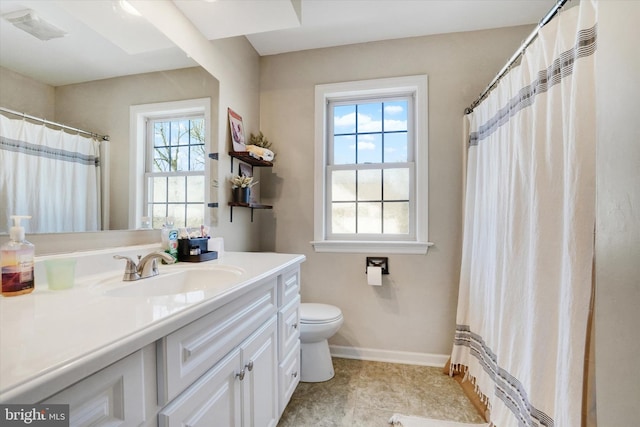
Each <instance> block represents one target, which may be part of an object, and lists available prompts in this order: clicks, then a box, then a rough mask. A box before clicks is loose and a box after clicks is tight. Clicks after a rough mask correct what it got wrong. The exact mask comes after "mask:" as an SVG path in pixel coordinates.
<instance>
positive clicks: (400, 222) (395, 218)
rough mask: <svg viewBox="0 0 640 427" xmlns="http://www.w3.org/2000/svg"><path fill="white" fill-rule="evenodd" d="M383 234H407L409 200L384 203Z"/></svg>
mask: <svg viewBox="0 0 640 427" xmlns="http://www.w3.org/2000/svg"><path fill="white" fill-rule="evenodd" d="M384 234H409V202H393V203H385V204H384Z"/></svg>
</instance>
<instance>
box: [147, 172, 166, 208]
mask: <svg viewBox="0 0 640 427" xmlns="http://www.w3.org/2000/svg"><path fill="white" fill-rule="evenodd" d="M151 181H152V182H151V185H153V199H152V200H151V201H153V202H156V203H158V202H166V201H167V178H166V177H164V176H161V177H155V178H151Z"/></svg>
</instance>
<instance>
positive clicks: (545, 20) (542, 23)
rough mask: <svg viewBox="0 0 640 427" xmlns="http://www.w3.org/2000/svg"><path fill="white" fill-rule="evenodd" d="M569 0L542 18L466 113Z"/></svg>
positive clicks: (558, 0)
mask: <svg viewBox="0 0 640 427" xmlns="http://www.w3.org/2000/svg"><path fill="white" fill-rule="evenodd" d="M568 1H569V0H557V1H556V4H555V5H554V6H553V7H552V8H551V9H550V10H549V12H547V14H546V15H545V16H544V18H542V19H541V20H540V22H539V23H538V25H537V26H536V28H535V29H534V30H533V31H532V32H531V34H529V36H528V37H527V38H526V39H525V41H524V42H523V43H522V44H521V45H520V48H519V49H518V50H517V51H516V53H514V54H513V55H512V56H511V58H509V61H507V63H506V65H505V66H504V67H502V69H501V70H500V72H498V74H497V75H496V76H495V77H494V78H493V80H491V83H489V85H488V86H487V88H486V89H485V90H484V91H483V92H482V93H481V94H480V96H478V98H477V99H476V100H475V101H473V102H472V103H471V105H469V106H468V107H467V108H465V110H464V114H471V113H472V112H473V109H474V108H476V107H477V106H478V104H480V103H481V102H482V101H483V100H484V99H485V98H486V97H487V96H488V95H489V93H490V92H491V91H492V90H493V88H494V87H496V85H497V84H498V82H499V81H500V80H501V79H502V78H503V77H504V76H505V75H506V74H507V72H508V71H509V69H510V68H511V66H512V65H513V64H514V63H515V62H516V61H517V60H518V59H520V57H521V56H522V55H523V54H524V51H525V50H526V49H527V48H528V47H529V45H530V44H531V43H532V42H533V41H534V40H535V38H536V37H537V36H538V32H539V31H540V28H542V27H544V26H545V25H547V23H549V21H551V19H553V17H554V16H556V14H557V13H558V12H559V11H560V9H562V6H564V4H565V3H567V2H568Z"/></svg>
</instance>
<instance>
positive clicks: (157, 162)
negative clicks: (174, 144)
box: [151, 147, 171, 172]
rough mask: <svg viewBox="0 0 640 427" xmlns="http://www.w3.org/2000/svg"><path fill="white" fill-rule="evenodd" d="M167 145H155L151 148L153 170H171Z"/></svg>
mask: <svg viewBox="0 0 640 427" xmlns="http://www.w3.org/2000/svg"><path fill="white" fill-rule="evenodd" d="M169 150H170V149H169V147H156V148H154V149H153V162H152V163H153V167H152V169H151V170H152V171H153V172H169V171H171V161H170V159H171V157H170V151H169Z"/></svg>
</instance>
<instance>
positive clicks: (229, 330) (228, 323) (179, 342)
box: [157, 278, 277, 405]
mask: <svg viewBox="0 0 640 427" xmlns="http://www.w3.org/2000/svg"><path fill="white" fill-rule="evenodd" d="M276 302H277V297H276V279H275V278H274V279H271V280H269V281H267V282H266V283H265V284H263V285H262V286H260V287H259V288H257V289H255V290H254V291H251V292H249V293H248V294H246V295H243V296H241V297H239V298H238V299H236V300H234V301H232V302H230V303H228V304H226V305H224V306H222V307H220V308H219V309H217V310H215V311H213V312H211V313H210V314H208V315H206V316H204V317H202V318H200V319H198V320H196V321H195V322H192V323H190V324H189V325H187V326H185V327H183V328H181V329H179V330H177V331H176V332H174V333H172V334H170V335H168V336H166V337H164V338H162V339H161V340H159V341H158V347H157V350H158V352H157V353H158V354H157V358H158V403H159V404H160V405H163V404H165V403H167V402H169V401H171V400H172V399H174V398H175V397H176V396H178V394H180V392H182V391H183V390H185V389H186V388H187V387H188V386H189V385H190V384H192V383H193V382H194V381H196V380H197V379H198V378H199V377H200V376H202V375H203V374H204V373H205V372H206V371H207V370H208V369H210V368H211V367H212V366H213V365H214V364H215V363H216V361H218V360H220V359H222V358H223V357H224V355H226V354H227V353H229V352H230V351H231V350H232V349H234V348H235V347H237V346H238V345H240V343H241V342H242V341H243V340H244V339H245V338H246V337H247V336H248V335H249V334H250V333H251V332H252V331H254V330H255V329H256V328H258V327H259V326H260V325H262V324H263V323H264V322H265V321H267V319H269V318H270V317H271V316H273V315H274V314H275V313H276V310H277V303H276Z"/></svg>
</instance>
